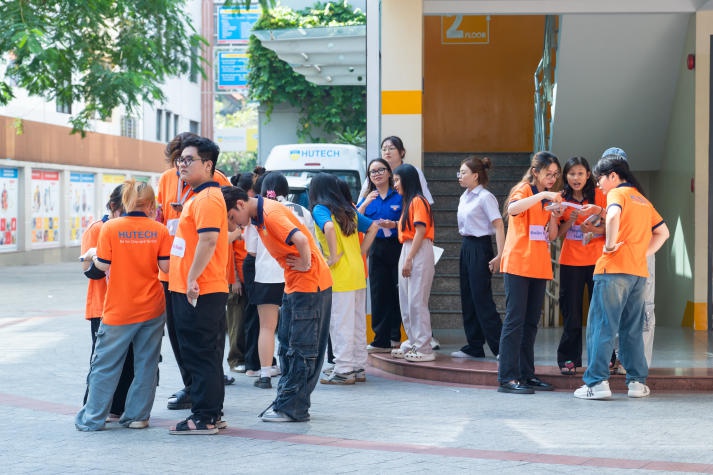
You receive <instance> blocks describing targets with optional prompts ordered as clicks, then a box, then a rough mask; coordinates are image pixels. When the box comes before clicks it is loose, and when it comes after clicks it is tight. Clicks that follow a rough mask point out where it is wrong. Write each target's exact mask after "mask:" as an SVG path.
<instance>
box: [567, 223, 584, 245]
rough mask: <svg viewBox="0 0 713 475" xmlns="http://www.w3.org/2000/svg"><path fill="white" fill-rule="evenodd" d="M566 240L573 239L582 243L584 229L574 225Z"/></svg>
mask: <svg viewBox="0 0 713 475" xmlns="http://www.w3.org/2000/svg"><path fill="white" fill-rule="evenodd" d="M566 239H571V240H573V241H581V240H582V228H581V227H580V226H578V225H576V224H575V225H572V227H571V228H569V231H567V236H566Z"/></svg>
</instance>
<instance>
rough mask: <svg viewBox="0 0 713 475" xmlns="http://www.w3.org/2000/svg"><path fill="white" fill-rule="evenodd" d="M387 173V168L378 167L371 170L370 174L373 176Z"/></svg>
mask: <svg viewBox="0 0 713 475" xmlns="http://www.w3.org/2000/svg"><path fill="white" fill-rule="evenodd" d="M384 173H386V168H376V169H374V170H369V175H371V176H381V175H383V174H384Z"/></svg>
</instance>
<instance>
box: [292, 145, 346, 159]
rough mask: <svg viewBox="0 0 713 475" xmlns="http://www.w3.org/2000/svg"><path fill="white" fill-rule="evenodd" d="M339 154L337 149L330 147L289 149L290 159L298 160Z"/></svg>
mask: <svg viewBox="0 0 713 475" xmlns="http://www.w3.org/2000/svg"><path fill="white" fill-rule="evenodd" d="M340 156H341V153H340V151H339V150H335V149H330V148H323V149H293V150H290V159H291V160H299V159H300V158H339V157H340Z"/></svg>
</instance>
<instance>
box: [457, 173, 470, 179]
mask: <svg viewBox="0 0 713 475" xmlns="http://www.w3.org/2000/svg"><path fill="white" fill-rule="evenodd" d="M466 175H468V172H457V173H456V178H463V177H464V176H466Z"/></svg>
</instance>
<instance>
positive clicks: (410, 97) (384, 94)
mask: <svg viewBox="0 0 713 475" xmlns="http://www.w3.org/2000/svg"><path fill="white" fill-rule="evenodd" d="M422 107H423V93H422V92H421V91H381V113H382V114H421V111H422Z"/></svg>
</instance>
